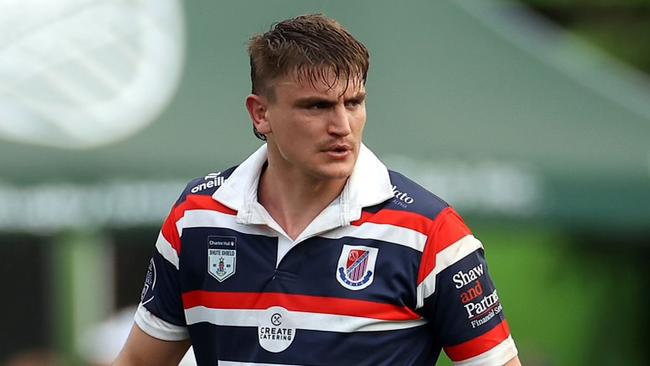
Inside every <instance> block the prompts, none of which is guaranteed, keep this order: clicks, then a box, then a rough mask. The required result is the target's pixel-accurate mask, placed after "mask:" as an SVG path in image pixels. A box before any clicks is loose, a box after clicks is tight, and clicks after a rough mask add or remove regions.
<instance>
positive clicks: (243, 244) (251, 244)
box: [180, 227, 278, 292]
mask: <svg viewBox="0 0 650 366" xmlns="http://www.w3.org/2000/svg"><path fill="white" fill-rule="evenodd" d="M211 237H217V238H218V237H231V238H235V240H236V245H237V247H236V248H237V249H236V268H235V272H234V274H233V275H232V276H231V277H229V278H228V279H227V280H225V281H223V282H220V281H218V280H217V279H216V278H215V277H213V276H212V275H210V273H209V271H208V240H210V238H211ZM277 241H278V239H277V238H273V237H267V236H262V235H250V234H242V233H238V232H236V231H234V230H231V229H225V228H207V227H196V228H186V229H184V230H183V236H182V238H181V242H182V248H183V250H182V251H181V256H180V265H181V266H183V267H184V268H187V269H186V270H184V271H182V273H181V282H182V291H183V292H188V291H193V290H210V291H225V292H231V291H242V292H257V291H262V290H264V288H265V286H266V285H267V284H268V283H269V281H271V279H272V277H273V275H274V273H275V262H276V257H277Z"/></svg>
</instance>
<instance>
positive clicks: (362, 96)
mask: <svg viewBox="0 0 650 366" xmlns="http://www.w3.org/2000/svg"><path fill="white" fill-rule="evenodd" d="M366 95H367V94H366V92H365V91H361V92H358V93H356V94H354V95H353V96H351V97H349V98H345V101H350V100H353V101H357V102H361V101H363V100H364V99H366Z"/></svg>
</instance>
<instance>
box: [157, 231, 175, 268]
mask: <svg viewBox="0 0 650 366" xmlns="http://www.w3.org/2000/svg"><path fill="white" fill-rule="evenodd" d="M156 249H157V250H158V253H160V255H162V256H163V258H165V259H167V261H168V262H169V263H171V264H173V265H174V267H176V269H178V253H176V249H174V247H172V245H171V244H170V243H169V242H168V241H167V239H165V237H164V236H163V234H162V231H161V232H160V234H158V240H156Z"/></svg>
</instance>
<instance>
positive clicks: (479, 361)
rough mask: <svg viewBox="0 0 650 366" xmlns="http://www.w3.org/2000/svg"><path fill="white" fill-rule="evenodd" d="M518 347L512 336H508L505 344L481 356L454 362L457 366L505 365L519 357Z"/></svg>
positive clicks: (500, 344) (502, 343)
mask: <svg viewBox="0 0 650 366" xmlns="http://www.w3.org/2000/svg"><path fill="white" fill-rule="evenodd" d="M517 353H518V351H517V346H515V341H514V340H512V336H508V338H506V339H505V340H504V341H503V342H501V343H499V344H498V345H496V346H494V347H493V348H491V349H490V350H488V351H485V352H483V353H481V354H480V355H477V356H474V357H472V358H468V359H467V360H464V361H460V362H454V365H455V366H479V365H505V363H506V362H508V361H510V360H512V359H513V358H514V357H515V356H517Z"/></svg>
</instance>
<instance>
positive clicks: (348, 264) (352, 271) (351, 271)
mask: <svg viewBox="0 0 650 366" xmlns="http://www.w3.org/2000/svg"><path fill="white" fill-rule="evenodd" d="M377 253H379V249H377V248H373V247H366V246H362V245H343V250H342V251H341V256H340V257H339V262H338V266H337V270H336V280H337V281H339V283H340V284H341V285H342V286H343V287H345V288H347V289H349V290H362V289H364V288H366V287H368V286H370V284H371V283H372V280H373V279H374V277H375V262H377Z"/></svg>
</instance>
